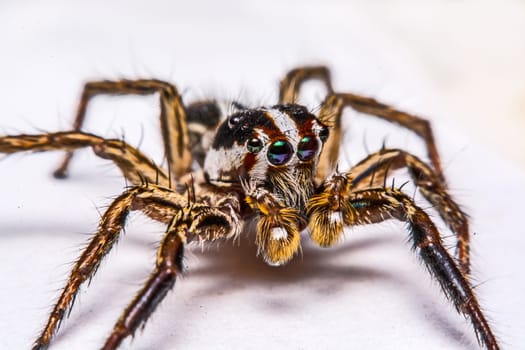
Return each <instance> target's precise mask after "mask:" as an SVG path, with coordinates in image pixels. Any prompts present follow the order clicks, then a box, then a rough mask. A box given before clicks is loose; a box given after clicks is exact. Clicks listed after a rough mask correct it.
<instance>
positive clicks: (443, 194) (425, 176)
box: [350, 149, 470, 275]
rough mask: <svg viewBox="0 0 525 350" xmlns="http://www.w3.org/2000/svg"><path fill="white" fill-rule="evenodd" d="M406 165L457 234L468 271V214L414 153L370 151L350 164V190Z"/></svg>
mask: <svg viewBox="0 0 525 350" xmlns="http://www.w3.org/2000/svg"><path fill="white" fill-rule="evenodd" d="M400 168H407V170H408V172H409V174H410V176H411V177H412V179H413V181H414V184H415V185H416V186H417V188H418V190H419V191H420V192H421V193H422V194H423V196H424V197H425V198H426V199H427V200H428V201H429V202H430V203H431V204H432V205H433V206H434V207H435V209H436V210H437V211H438V213H439V215H440V216H441V218H442V219H443V221H445V223H446V224H447V225H448V226H449V227H450V229H451V230H452V232H454V233H455V234H456V237H457V245H456V249H457V256H458V259H459V266H460V268H461V271H462V272H463V273H464V274H466V275H468V273H469V270H470V257H469V241H470V234H469V225H468V220H467V215H466V214H465V213H463V211H462V210H461V208H460V207H459V205H458V204H456V202H454V200H453V199H452V198H451V197H450V195H449V194H448V192H447V189H446V187H445V186H444V184H443V183H442V182H441V181H440V180H439V178H438V176H437V175H436V173H435V171H434V170H433V169H432V168H431V167H430V166H428V165H427V164H425V163H424V162H423V161H421V160H420V159H418V158H417V157H416V156H414V155H412V154H409V153H407V152H405V151H402V150H398V149H383V150H381V151H379V152H376V153H373V154H371V155H369V156H368V157H367V158H366V159H364V160H363V161H361V162H359V163H358V164H357V165H355V166H354V167H352V169H351V170H350V174H351V176H352V182H351V186H352V190H353V191H355V190H359V189H364V188H367V187H368V188H370V187H380V186H383V185H384V182H385V180H386V176H387V175H388V174H387V172H389V171H393V170H396V169H400Z"/></svg>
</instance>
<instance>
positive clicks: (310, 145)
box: [297, 136, 319, 160]
mask: <svg viewBox="0 0 525 350" xmlns="http://www.w3.org/2000/svg"><path fill="white" fill-rule="evenodd" d="M318 149H319V142H318V141H317V139H316V138H315V137H313V136H305V137H303V138H302V139H301V141H299V144H298V145H297V157H298V158H299V159H300V160H310V159H312V158H313V157H314V156H315V153H316V152H317V150H318Z"/></svg>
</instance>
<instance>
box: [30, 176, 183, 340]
mask: <svg viewBox="0 0 525 350" xmlns="http://www.w3.org/2000/svg"><path fill="white" fill-rule="evenodd" d="M137 199H142V204H144V203H145V202H146V201H147V202H149V206H139V202H138V201H137ZM183 205H184V197H182V196H180V195H178V194H175V193H173V192H172V191H171V190H168V189H163V188H160V187H157V186H153V185H149V186H141V187H135V188H132V189H130V190H129V191H127V192H125V193H123V194H122V195H120V196H119V197H118V198H117V199H115V200H114V201H113V203H112V204H111V205H110V206H109V208H108V209H107V210H106V212H105V214H104V216H103V217H102V220H101V222H100V225H99V229H98V232H97V233H96V234H95V236H93V238H92V239H91V241H90V242H89V244H88V246H87V247H86V248H85V249H84V251H83V252H82V254H81V256H80V258H79V259H78V261H77V262H76V263H75V265H74V267H73V270H72V271H71V273H70V275H69V278H68V281H67V283H66V286H65V287H64V289H63V290H62V293H61V295H60V297H59V298H58V301H57V303H56V304H55V306H54V308H53V311H52V312H51V314H50V316H49V318H48V321H47V324H46V326H45V328H44V330H43V331H42V333H41V334H40V336H39V337H38V339H37V340H36V341H35V343H34V345H33V349H34V350H40V349H45V348H46V347H47V346H48V345H49V342H50V340H51V338H52V337H53V335H54V333H55V332H56V331H57V330H58V327H59V326H60V323H61V321H62V320H63V319H64V316H65V315H66V314H67V311H68V310H70V309H71V307H72V306H73V302H74V300H75V296H76V294H77V292H78V290H79V288H80V286H81V285H82V284H83V283H84V282H86V281H88V280H89V279H91V277H93V275H94V274H95V272H96V270H97V268H98V267H99V265H100V263H101V261H102V259H103V258H104V257H105V256H106V254H107V253H108V252H109V251H110V250H111V248H112V247H113V246H114V244H115V243H116V242H117V240H118V238H119V236H120V232H122V230H123V228H124V224H125V222H126V217H127V215H128V213H129V212H130V210H143V211H144V212H146V214H149V216H151V217H153V218H156V219H158V217H159V216H160V215H159V214H160V213H164V214H170V213H171V216H173V215H175V213H176V212H177V211H178V210H180V208H181V207H182V206H183ZM168 218H169V216H166V217H164V219H163V221H166V220H168Z"/></svg>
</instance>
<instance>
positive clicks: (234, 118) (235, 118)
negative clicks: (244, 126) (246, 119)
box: [228, 114, 241, 129]
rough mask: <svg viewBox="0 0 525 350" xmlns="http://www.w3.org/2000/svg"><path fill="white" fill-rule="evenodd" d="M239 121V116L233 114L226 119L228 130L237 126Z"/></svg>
mask: <svg viewBox="0 0 525 350" xmlns="http://www.w3.org/2000/svg"><path fill="white" fill-rule="evenodd" d="M240 120H241V116H240V115H239V114H234V115H232V116H230V117H229V118H228V128H230V129H233V128H234V127H235V126H236V125H237V124H239V121H240Z"/></svg>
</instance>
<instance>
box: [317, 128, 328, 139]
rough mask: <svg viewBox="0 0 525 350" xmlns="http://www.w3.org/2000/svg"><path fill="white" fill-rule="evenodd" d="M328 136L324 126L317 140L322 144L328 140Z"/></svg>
mask: <svg viewBox="0 0 525 350" xmlns="http://www.w3.org/2000/svg"><path fill="white" fill-rule="evenodd" d="M329 135H330V131H329V130H328V128H327V127H326V126H324V127H323V128H322V129H321V130H319V138H320V139H321V141H322V142H325V141H326V140H327V139H328V136H329Z"/></svg>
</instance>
